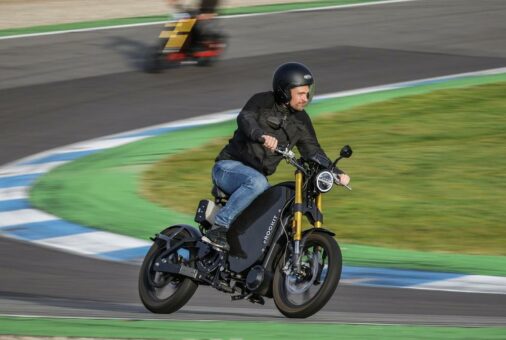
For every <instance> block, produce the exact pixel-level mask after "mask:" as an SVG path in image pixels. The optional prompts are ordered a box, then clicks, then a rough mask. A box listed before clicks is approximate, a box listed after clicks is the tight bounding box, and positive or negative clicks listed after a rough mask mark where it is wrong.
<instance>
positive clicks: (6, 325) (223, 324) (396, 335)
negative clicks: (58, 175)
mask: <svg viewBox="0 0 506 340" xmlns="http://www.w3.org/2000/svg"><path fill="white" fill-rule="evenodd" d="M0 334H4V335H7V334H9V335H25V336H66V337H87V338H109V339H111V338H114V339H118V338H127V339H128V338H130V339H132V338H134V339H167V340H169V339H170V340H176V339H243V340H253V339H265V340H266V339H280V338H283V337H287V336H288V337H289V338H290V339H292V340H298V339H301V340H306V339H316V338H317V339H322V340H323V339H336V336H337V334H339V339H371V338H374V339H490V340H493V339H504V338H505V337H506V328H504V327H481V328H480V327H473V328H469V327H468V328H457V327H431V326H398V325H341V324H318V323H288V322H287V323H274V322H244V321H205V322H202V321H172V320H159V321H137V320H93V319H88V320H86V319H50V318H44V319H36V318H8V317H0Z"/></svg>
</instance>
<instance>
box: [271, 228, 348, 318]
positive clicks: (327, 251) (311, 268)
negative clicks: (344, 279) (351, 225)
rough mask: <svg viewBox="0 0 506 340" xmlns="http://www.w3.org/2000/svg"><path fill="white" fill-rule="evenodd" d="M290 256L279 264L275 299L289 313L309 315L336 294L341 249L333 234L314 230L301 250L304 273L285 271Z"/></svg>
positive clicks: (274, 289) (292, 316)
mask: <svg viewBox="0 0 506 340" xmlns="http://www.w3.org/2000/svg"><path fill="white" fill-rule="evenodd" d="M287 260H288V259H287V258H286V257H284V256H283V257H281V258H280V260H279V262H278V264H277V267H276V272H275V274H274V280H273V298H274V303H275V304H276V307H277V308H278V309H279V311H280V312H281V313H282V314H283V315H285V316H286V317H289V318H307V317H309V316H311V315H313V314H314V313H316V312H318V311H319V310H320V309H321V308H323V306H325V304H326V303H327V302H328V301H329V300H330V298H331V297H332V295H333V294H334V291H335V290H336V288H337V285H338V284H339V280H340V278H341V270H342V256H341V250H340V248H339V245H338V244H337V242H336V240H335V239H334V238H333V237H332V236H331V235H329V234H325V233H321V232H313V233H312V234H310V235H309V236H308V238H307V240H306V242H305V244H304V249H302V250H301V256H300V263H301V272H302V274H300V273H299V274H296V273H294V272H293V271H291V272H290V273H288V274H287V273H285V272H284V271H283V268H284V267H285V265H286V262H287Z"/></svg>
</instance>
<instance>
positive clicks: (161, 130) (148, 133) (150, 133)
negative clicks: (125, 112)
mask: <svg viewBox="0 0 506 340" xmlns="http://www.w3.org/2000/svg"><path fill="white" fill-rule="evenodd" d="M195 126H197V125H189V126H177V127H166V128H158V129H152V130H147V131H141V132H137V133H132V134H128V135H121V137H116V138H130V137H150V136H158V135H162V134H164V133H168V132H174V131H179V130H186V129H191V128H194V127H195Z"/></svg>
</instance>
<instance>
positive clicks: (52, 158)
mask: <svg viewBox="0 0 506 340" xmlns="http://www.w3.org/2000/svg"><path fill="white" fill-rule="evenodd" d="M102 150H103V149H96V150H86V151H75V152H65V153H56V154H52V155H49V156H46V157H42V158H38V159H35V160H32V161H29V162H24V163H21V164H23V165H28V164H44V163H51V162H63V161H73V160H76V159H78V158H81V157H84V156H88V155H91V154H94V153H96V152H99V151H102Z"/></svg>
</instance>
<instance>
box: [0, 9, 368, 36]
mask: <svg viewBox="0 0 506 340" xmlns="http://www.w3.org/2000/svg"><path fill="white" fill-rule="evenodd" d="M365 2H376V1H374V0H323V1H307V2H300V3H286V4H272V5H261V6H245V7H234V8H223V9H220V14H221V15H238V14H249V13H270V12H279V11H287V10H294V9H303V8H316V7H324V6H332V5H348V4H356V3H365ZM167 18H168V16H167V14H160V15H150V16H142V17H132V18H117V19H103V20H92V21H83V22H75V23H65V24H53V25H40V26H31V27H20V28H8V29H1V30H0V37H6V36H15V35H22V34H34V33H48V32H59V31H66V30H77V29H88V28H97V27H106V26H120V25H131V24H141V23H150V22H160V21H166V20H168V19H167Z"/></svg>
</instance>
